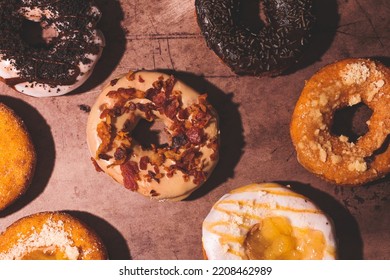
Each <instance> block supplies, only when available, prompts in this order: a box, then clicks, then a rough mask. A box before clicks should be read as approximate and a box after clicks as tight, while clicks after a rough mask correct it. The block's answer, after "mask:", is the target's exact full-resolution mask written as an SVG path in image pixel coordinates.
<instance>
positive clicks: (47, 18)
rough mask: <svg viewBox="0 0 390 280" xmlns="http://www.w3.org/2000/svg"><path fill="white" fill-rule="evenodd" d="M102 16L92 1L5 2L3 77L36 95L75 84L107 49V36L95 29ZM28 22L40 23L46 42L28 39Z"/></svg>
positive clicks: (0, 49) (0, 12)
mask: <svg viewBox="0 0 390 280" xmlns="http://www.w3.org/2000/svg"><path fill="white" fill-rule="evenodd" d="M100 15H101V14H100V11H99V10H98V9H97V7H96V6H94V5H93V4H92V1H90V0H85V1H74V0H61V1H54V0H7V1H1V2H0V22H1V25H0V37H1V39H0V80H2V81H4V82H5V83H6V84H7V85H9V86H11V87H13V88H14V89H15V90H17V91H19V92H21V93H24V94H27V95H31V96H35V97H45V96H57V95H63V94H65V93H68V92H70V91H72V90H74V89H76V88H77V87H79V86H80V85H81V84H83V83H84V82H85V81H86V80H87V79H88V77H89V76H90V74H91V73H92V70H93V68H94V66H95V64H96V62H97V61H98V59H99V58H100V56H101V53H102V50H103V46H104V38H103V35H102V34H101V32H100V31H98V30H96V29H95V26H96V23H97V22H98V20H99V19H100ZM26 22H36V24H38V25H40V26H41V28H42V34H44V36H46V37H47V42H39V41H38V43H36V42H34V43H32V42H29V41H28V40H27V39H25V38H24V37H23V36H22V34H23V29H24V28H26V26H27V25H26V24H25V23H26ZM30 24H31V23H30ZM30 36H31V35H30Z"/></svg>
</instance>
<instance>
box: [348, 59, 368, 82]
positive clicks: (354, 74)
mask: <svg viewBox="0 0 390 280" xmlns="http://www.w3.org/2000/svg"><path fill="white" fill-rule="evenodd" d="M345 68H346V69H345V70H343V71H341V78H342V80H343V82H344V84H346V85H352V84H358V85H359V84H362V83H363V82H365V81H366V80H367V79H368V77H369V76H370V69H369V68H368V67H367V66H366V65H365V64H364V63H363V62H357V63H352V64H347V66H346V67H345Z"/></svg>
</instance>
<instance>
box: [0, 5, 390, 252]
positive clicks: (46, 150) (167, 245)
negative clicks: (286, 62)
mask: <svg viewBox="0 0 390 280" xmlns="http://www.w3.org/2000/svg"><path fill="white" fill-rule="evenodd" d="M248 1H249V0H248ZM251 1H255V2H259V1H258V0H251ZM315 2H316V7H317V9H316V10H317V16H318V27H317V30H316V34H315V36H314V40H313V44H312V46H311V48H310V50H309V51H308V52H307V54H306V59H305V60H304V61H303V62H302V63H301V64H299V65H298V66H297V67H295V68H294V69H291V70H290V71H289V72H288V73H286V74H285V75H282V76H279V77H276V78H268V77H265V78H257V77H238V76H236V75H235V74H234V73H232V72H231V71H230V70H229V68H228V67H227V66H225V65H224V64H223V63H222V62H220V60H219V59H218V57H217V56H216V55H215V54H214V53H213V52H212V51H210V50H209V49H208V48H207V46H206V44H205V41H204V39H203V37H202V36H201V35H200V31H199V28H198V26H197V22H196V18H195V10H194V1H193V0H159V1H157V0H150V1H140V0H134V1H127V0H121V1H115V0H99V1H97V3H98V6H99V7H100V9H101V10H102V12H103V17H102V20H101V22H100V23H99V27H100V29H101V30H102V31H103V33H104V34H105V37H106V40H107V46H106V48H105V50H104V53H103V56H102V59H101V60H100V62H99V64H98V65H97V67H96V69H95V71H94V73H93V75H92V77H91V78H90V79H89V80H88V81H87V83H86V84H85V85H84V86H82V87H81V88H80V89H78V90H76V91H75V92H74V93H71V94H68V95H66V96H61V97H53V98H41V99H38V98H32V97H28V96H24V95H22V94H19V93H17V92H15V91H14V90H12V89H10V88H8V87H6V86H5V85H0V102H3V103H5V104H6V105H8V106H10V107H11V108H13V109H14V110H15V111H16V112H17V113H18V114H19V115H20V116H21V117H22V118H23V119H24V121H25V123H26V125H27V127H28V129H29V130H30V132H31V134H32V138H33V141H34V144H35V146H36V149H37V153H38V166H37V170H36V174H35V177H34V180H33V183H32V185H31V187H30V188H29V190H28V191H27V193H26V194H25V195H24V196H23V197H22V198H21V199H20V200H18V201H17V202H16V203H15V204H14V205H12V206H11V207H9V208H8V209H6V210H5V211H3V212H1V213H0V231H2V230H4V229H5V228H6V227H7V226H8V225H10V224H11V223H12V222H14V221H16V220H17V219H19V218H21V217H23V216H25V215H28V214H32V213H36V212H40V211H53V210H66V211H69V212H70V213H72V214H74V215H75V216H77V217H79V218H81V219H83V220H84V221H85V222H86V223H88V224H89V225H91V226H92V227H93V228H94V229H95V230H96V231H97V233H98V234H99V235H100V236H101V237H102V239H103V240H104V242H105V244H106V246H107V248H108V251H109V254H110V258H111V259H130V258H131V259H202V251H201V224H202V221H203V219H204V218H205V216H206V215H207V213H208V212H209V210H210V208H211V207H212V205H213V204H214V203H215V202H216V201H217V200H218V199H219V198H220V197H221V196H222V195H223V194H225V193H226V192H228V191H229V190H232V189H234V188H236V187H239V186H242V185H245V184H249V183H252V182H264V181H277V182H281V183H284V184H290V185H292V186H293V187H294V188H296V190H297V191H299V192H301V193H303V194H305V195H307V196H308V197H310V198H311V199H313V200H314V201H315V202H316V203H318V204H319V206H320V207H321V208H322V209H323V210H324V211H325V212H326V213H328V214H329V215H330V216H331V217H332V218H333V220H334V222H335V225H336V231H337V238H338V240H339V253H340V258H342V259H361V258H364V259H390V202H389V199H390V181H389V178H385V179H383V180H381V181H379V182H375V183H371V184H369V185H368V186H362V187H356V188H348V187H338V186H335V185H333V184H330V183H327V182H325V181H323V180H321V179H319V178H317V177H316V176H314V175H313V174H311V173H309V172H307V171H306V170H305V169H304V168H303V167H302V166H300V164H299V163H298V162H297V160H296V154H295V151H294V148H293V146H292V143H291V140H290V136H289V123H290V118H291V114H292V111H293V109H294V106H295V103H296V101H297V99H298V97H299V94H300V92H301V90H302V87H303V85H304V81H305V80H307V79H308V78H310V76H311V75H313V74H314V73H315V72H316V71H317V70H318V69H319V68H320V67H322V66H324V65H326V64H328V63H331V62H333V61H335V60H337V59H342V58H346V57H375V58H378V59H380V60H382V61H383V62H384V63H387V64H389V60H390V51H389V47H390V29H389V26H390V21H389V16H390V1H388V0H337V1H335V0H316V1H315ZM252 16H253V15H252ZM141 68H142V69H148V70H153V69H158V70H162V71H170V73H174V74H175V75H176V76H177V77H178V78H180V79H182V80H183V81H185V82H186V83H188V84H189V85H190V86H192V87H193V88H195V89H197V90H199V91H200V92H207V93H208V94H209V99H210V102H211V103H212V104H213V105H214V107H215V108H216V109H217V111H218V113H219V116H220V119H221V137H222V147H221V159H220V162H219V164H218V166H217V168H216V170H215V171H214V172H213V174H212V176H211V178H210V179H209V180H208V181H207V183H206V184H205V185H204V186H203V187H202V188H201V189H199V190H198V191H196V192H195V193H194V194H193V195H192V196H191V197H190V198H189V199H187V200H186V201H182V202H177V203H158V202H153V201H149V200H148V199H145V198H143V197H141V196H139V195H137V194H135V193H132V192H130V191H128V190H126V189H125V188H123V187H121V186H120V185H118V184H117V183H115V182H114V181H113V180H112V179H111V178H110V177H108V176H107V175H105V174H102V173H96V172H95V169H94V167H93V166H92V164H91V161H90V155H89V152H88V149H87V145H86V132H85V129H86V122H87V118H88V113H86V112H84V111H83V110H81V109H80V105H89V106H92V104H93V103H94V101H95V99H96V97H97V96H98V94H99V92H100V90H101V88H102V86H103V85H104V84H105V83H107V82H108V81H109V80H110V79H112V78H113V77H115V76H117V75H119V74H122V73H124V72H127V71H128V70H130V69H141Z"/></svg>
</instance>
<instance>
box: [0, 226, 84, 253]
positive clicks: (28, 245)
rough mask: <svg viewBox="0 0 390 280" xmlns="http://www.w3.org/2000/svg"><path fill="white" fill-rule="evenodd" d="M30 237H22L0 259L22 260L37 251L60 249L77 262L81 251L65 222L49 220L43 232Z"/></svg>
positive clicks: (43, 227)
mask: <svg viewBox="0 0 390 280" xmlns="http://www.w3.org/2000/svg"><path fill="white" fill-rule="evenodd" d="M33 230H34V232H33V233H32V234H30V235H28V236H25V235H20V236H19V239H18V241H17V243H16V245H15V246H13V247H12V248H11V249H10V250H8V252H5V253H0V259H21V258H23V256H24V255H26V254H28V253H30V252H32V251H35V250H47V249H59V250H61V251H63V253H65V255H66V256H67V257H68V259H70V260H77V259H78V257H79V251H78V248H77V247H76V246H74V242H73V240H72V239H71V237H70V236H69V233H68V232H66V231H65V229H64V222H63V221H61V220H59V221H53V220H51V219H48V220H47V222H46V223H45V224H44V225H43V226H42V229H41V231H39V232H37V231H36V230H35V229H33Z"/></svg>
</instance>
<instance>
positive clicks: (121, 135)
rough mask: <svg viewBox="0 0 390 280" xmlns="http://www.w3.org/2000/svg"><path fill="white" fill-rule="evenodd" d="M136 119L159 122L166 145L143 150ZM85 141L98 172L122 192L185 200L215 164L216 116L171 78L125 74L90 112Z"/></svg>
mask: <svg viewBox="0 0 390 280" xmlns="http://www.w3.org/2000/svg"><path fill="white" fill-rule="evenodd" d="M140 119H145V120H147V121H149V122H153V121H160V122H162V123H163V124H164V126H165V132H166V133H167V134H168V137H169V139H168V143H167V144H165V145H160V146H155V145H152V147H151V148H148V147H142V146H141V145H140V144H139V143H137V141H136V140H135V139H134V138H133V137H132V131H133V129H134V128H135V126H136V125H137V123H138V121H139V120H140ZM87 141H88V146H89V149H90V152H91V154H92V156H93V158H94V161H95V163H96V164H97V165H98V168H100V169H101V170H103V171H104V172H105V173H107V174H109V175H110V176H111V177H113V178H114V179H115V180H116V181H117V182H119V183H120V184H122V185H124V186H125V187H126V188H128V189H130V190H132V191H136V192H138V193H140V194H142V195H144V196H146V197H149V198H151V199H156V200H160V201H162V200H172V201H178V200H182V199H184V198H186V197H188V196H189V195H190V194H191V193H192V192H193V191H194V190H195V189H197V188H199V187H200V186H201V185H202V184H203V183H204V182H205V181H206V180H207V178H208V177H209V175H210V173H211V172H212V170H213V169H214V167H215V166H216V164H217V161H218V147H219V129H218V118H217V114H216V112H215V111H214V109H213V108H212V107H211V105H210V104H209V103H208V102H207V100H206V95H200V94H198V93H197V92H196V91H195V90H193V89H192V88H190V87H188V86H187V85H185V84H184V83H182V82H181V81H179V80H176V79H175V78H174V77H173V76H168V75H165V74H162V73H157V72H147V71H139V72H130V73H128V74H127V75H123V76H121V77H120V78H118V79H115V80H112V81H111V83H110V84H109V85H108V86H106V87H105V88H104V89H103V91H102V93H101V94H100V96H99V97H98V99H97V101H96V103H95V105H94V106H93V107H92V109H91V113H90V116H89V119H88V125H87Z"/></svg>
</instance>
